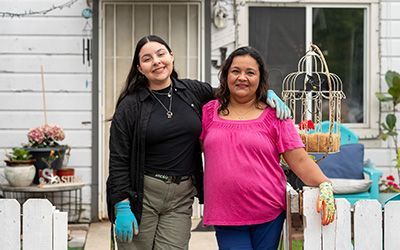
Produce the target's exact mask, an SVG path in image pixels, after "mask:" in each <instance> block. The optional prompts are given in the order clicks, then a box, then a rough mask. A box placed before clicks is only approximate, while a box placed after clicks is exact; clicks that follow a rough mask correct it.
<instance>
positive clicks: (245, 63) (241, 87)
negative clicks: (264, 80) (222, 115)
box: [228, 55, 260, 100]
mask: <svg viewBox="0 0 400 250" xmlns="http://www.w3.org/2000/svg"><path fill="white" fill-rule="evenodd" d="M258 67H259V66H258V63H257V61H256V60H255V59H254V58H253V57H251V56H250V55H243V56H236V57H235V58H234V59H233V61H232V64H231V66H230V68H229V72H228V88H229V92H230V95H231V98H236V99H237V98H240V99H245V100H251V99H253V98H256V91H257V88H258V85H259V84H260V71H259V68H258Z"/></svg>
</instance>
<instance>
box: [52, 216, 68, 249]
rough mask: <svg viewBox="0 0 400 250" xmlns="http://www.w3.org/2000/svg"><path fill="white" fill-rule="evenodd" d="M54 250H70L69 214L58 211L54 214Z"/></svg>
mask: <svg viewBox="0 0 400 250" xmlns="http://www.w3.org/2000/svg"><path fill="white" fill-rule="evenodd" d="M53 249H54V250H67V249H68V213H67V212H60V211H58V210H56V211H55V212H54V214H53Z"/></svg>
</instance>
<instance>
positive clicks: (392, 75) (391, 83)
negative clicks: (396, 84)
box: [385, 70, 400, 88]
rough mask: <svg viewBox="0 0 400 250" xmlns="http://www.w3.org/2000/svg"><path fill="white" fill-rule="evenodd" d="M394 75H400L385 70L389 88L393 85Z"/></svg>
mask: <svg viewBox="0 0 400 250" xmlns="http://www.w3.org/2000/svg"><path fill="white" fill-rule="evenodd" d="M396 76H397V77H400V74H399V73H397V72H396V71H391V70H388V71H387V72H386V74H385V80H386V83H387V85H388V86H389V88H390V87H392V86H393V78H394V77H396Z"/></svg>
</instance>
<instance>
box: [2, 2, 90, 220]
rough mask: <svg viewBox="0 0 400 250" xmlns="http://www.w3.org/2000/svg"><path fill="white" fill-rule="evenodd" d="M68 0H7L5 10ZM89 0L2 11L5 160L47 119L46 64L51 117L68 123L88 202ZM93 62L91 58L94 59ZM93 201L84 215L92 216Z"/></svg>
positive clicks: (64, 124) (72, 159) (73, 164)
mask: <svg viewBox="0 0 400 250" xmlns="http://www.w3.org/2000/svg"><path fill="white" fill-rule="evenodd" d="M65 2H66V1H64V0H36V1H32V0H19V1H14V0H3V1H1V10H2V11H7V12H12V13H23V12H25V11H29V10H32V11H40V10H46V9H49V8H51V7H52V6H57V5H60V4H63V3H65ZM84 8H87V3H86V1H85V0H79V1H78V2H76V3H75V4H73V5H72V6H71V7H66V8H63V9H61V10H59V9H57V10H54V11H52V12H49V13H47V14H46V15H34V16H27V17H14V18H11V17H0V166H4V163H3V159H4V149H9V148H11V147H15V146H20V145H21V144H22V143H26V142H27V137H26V134H27V132H28V130H29V128H31V127H36V126H40V125H42V124H43V123H44V118H43V111H42V109H43V105H42V94H41V91H42V90H41V88H42V86H41V74H40V66H41V65H43V67H44V73H45V75H44V79H45V84H46V85H45V87H46V101H47V109H48V112H47V116H48V122H49V123H56V124H59V125H60V126H62V127H63V128H64V129H65V134H66V139H65V141H63V143H65V144H68V145H69V146H71V147H72V150H71V157H70V160H69V164H68V166H70V167H74V168H75V171H76V174H77V175H78V176H79V177H80V178H81V179H82V180H84V182H85V183H87V184H88V185H89V186H86V187H84V188H83V190H82V196H83V203H84V204H83V205H84V206H88V204H90V203H91V197H90V194H91V193H90V192H91V191H90V189H91V188H90V184H91V169H92V159H91V153H92V152H91V150H92V130H91V120H92V92H91V89H92V68H91V65H90V66H89V65H88V64H87V60H86V58H85V61H86V64H83V56H82V53H83V39H87V38H90V32H87V31H84V28H88V27H91V21H92V20H91V19H89V20H88V21H89V24H87V20H86V19H84V18H83V17H82V16H81V13H82V10H83V9H84ZM91 64H92V62H91ZM89 212H90V207H86V211H85V215H83V217H85V218H90V214H89Z"/></svg>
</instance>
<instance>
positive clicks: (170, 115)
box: [167, 111, 174, 119]
mask: <svg viewBox="0 0 400 250" xmlns="http://www.w3.org/2000/svg"><path fill="white" fill-rule="evenodd" d="M173 115H174V114H173V113H172V112H171V111H167V118H168V119H171V118H172V116H173Z"/></svg>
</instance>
